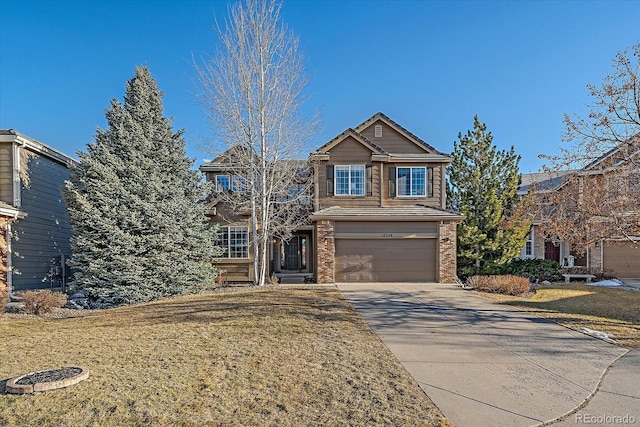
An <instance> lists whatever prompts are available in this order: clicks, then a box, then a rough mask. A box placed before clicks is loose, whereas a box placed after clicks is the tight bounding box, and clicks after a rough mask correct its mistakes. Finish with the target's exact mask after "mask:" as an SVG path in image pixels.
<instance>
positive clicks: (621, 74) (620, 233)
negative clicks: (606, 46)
mask: <svg viewBox="0 0 640 427" xmlns="http://www.w3.org/2000/svg"><path fill="white" fill-rule="evenodd" d="M639 59H640V43H638V44H636V45H635V46H633V48H632V54H631V55H629V54H628V52H627V51H623V52H620V53H618V54H617V55H616V57H615V58H614V60H613V71H612V72H611V73H610V74H609V75H608V76H606V77H605V78H604V80H603V82H602V84H601V85H593V84H589V85H587V89H588V90H589V95H590V96H591V99H592V102H591V103H590V104H589V105H588V114H587V116H586V117H581V116H578V115H573V116H572V115H569V114H565V116H564V123H565V127H566V132H565V135H564V137H563V140H564V142H567V143H569V144H570V146H569V148H560V153H561V154H560V155H559V156H541V157H542V158H545V159H547V160H549V161H550V162H551V164H550V166H547V169H548V170H549V171H550V172H554V173H557V172H558V171H562V170H564V171H567V170H573V171H574V172H573V173H567V174H565V175H564V179H563V180H562V182H561V184H560V187H559V188H558V189H557V191H552V192H546V193H545V195H544V203H542V204H541V209H540V213H539V214H540V216H541V217H542V220H543V225H542V226H541V228H542V231H543V232H544V233H545V234H547V235H548V236H550V237H553V238H558V239H559V240H563V241H566V242H569V243H571V244H572V246H573V247H574V249H576V250H577V251H578V252H582V251H583V250H584V249H586V248H587V247H588V246H589V245H591V244H592V243H594V242H595V241H598V240H600V239H606V238H628V239H632V238H633V237H634V236H638V235H640V213H639V211H640V164H639V163H640V156H639V152H640V76H639V74H638V73H639V71H640V63H639Z"/></svg>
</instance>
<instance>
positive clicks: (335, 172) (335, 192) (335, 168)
mask: <svg viewBox="0 0 640 427" xmlns="http://www.w3.org/2000/svg"><path fill="white" fill-rule="evenodd" d="M338 168H349V187H348V188H349V193H347V194H344V193H338ZM352 168H358V169H360V168H362V194H354V193H352V192H351V169H352ZM366 175H367V165H360V164H356V165H334V166H333V195H334V196H338V197H340V196H365V195H366V194H367V188H366V187H367V176H366Z"/></svg>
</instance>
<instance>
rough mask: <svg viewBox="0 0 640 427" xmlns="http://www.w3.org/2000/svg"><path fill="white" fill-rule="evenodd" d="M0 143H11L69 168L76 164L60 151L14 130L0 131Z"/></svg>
mask: <svg viewBox="0 0 640 427" xmlns="http://www.w3.org/2000/svg"><path fill="white" fill-rule="evenodd" d="M0 142H11V143H17V144H18V145H22V146H23V147H25V148H27V149H29V150H31V151H33V152H35V153H38V154H40V155H42V156H44V157H47V158H49V159H51V160H54V161H56V162H58V163H62V164H63V165H66V166H70V165H72V164H75V163H77V160H76V159H74V158H73V157H71V156H68V155H66V154H64V153H63V152H62V151H58V150H56V149H55V148H53V147H50V146H48V145H47V144H44V143H42V142H40V141H38V140H36V139H33V138H31V137H28V136H27V135H24V134H22V133H20V132H18V131H16V130H15V129H0Z"/></svg>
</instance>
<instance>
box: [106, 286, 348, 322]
mask: <svg viewBox="0 0 640 427" xmlns="http://www.w3.org/2000/svg"><path fill="white" fill-rule="evenodd" d="M114 310H117V314H118V315H117V318H116V317H114V319H113V321H111V319H109V320H107V322H106V323H105V325H111V324H113V325H117V324H118V323H119V322H120V320H119V319H126V320H124V321H123V323H124V324H126V325H127V326H145V325H153V324H162V323H188V322H206V323H209V322H216V323H228V322H234V321H241V320H242V321H246V320H251V321H252V322H255V323H260V319H285V318H298V319H301V320H311V321H319V322H335V321H338V322H345V321H346V322H358V321H359V317H358V316H357V314H356V313H355V312H353V310H351V307H350V306H349V305H348V303H346V302H345V301H344V300H342V299H341V298H340V294H339V293H338V292H337V291H325V290H322V291H294V290H265V291H261V290H259V291H247V292H234V293H228V294H202V295H197V296H187V297H179V298H175V299H165V300H159V301H154V302H150V303H146V304H141V305H136V306H128V307H120V308H116V309H114ZM105 314H107V313H105ZM109 314H111V315H113V314H115V312H111V313H109ZM98 315H100V314H98Z"/></svg>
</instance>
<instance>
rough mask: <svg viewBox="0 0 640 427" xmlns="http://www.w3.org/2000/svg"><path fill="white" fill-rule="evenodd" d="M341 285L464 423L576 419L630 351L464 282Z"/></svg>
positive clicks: (427, 389)
mask: <svg viewBox="0 0 640 427" xmlns="http://www.w3.org/2000/svg"><path fill="white" fill-rule="evenodd" d="M338 288H339V289H340V290H341V291H342V292H343V294H344V295H345V296H346V297H347V298H348V300H349V301H351V303H352V304H353V306H354V307H355V308H356V310H357V311H358V312H359V313H360V314H361V315H362V316H363V317H364V319H365V320H366V321H367V323H368V324H369V325H370V326H371V328H372V329H373V330H374V331H375V332H376V334H378V336H380V338H381V339H382V340H383V341H384V343H385V344H386V345H387V346H388V347H389V349H390V350H391V351H392V352H393V353H394V354H395V355H396V357H397V358H398V359H399V360H400V362H402V364H403V365H404V366H405V368H406V369H407V370H408V371H409V373H410V374H411V375H412V376H413V377H414V378H415V379H416V381H417V382H418V383H419V384H420V386H421V387H422V389H423V390H424V391H425V392H426V393H427V395H429V397H431V399H432V400H433V401H434V402H435V404H436V405H438V407H439V408H440V409H441V410H442V411H443V412H444V414H445V415H446V416H447V418H449V420H450V421H451V422H452V423H453V424H454V425H456V426H458V427H465V426H470V427H471V426H473V427H476V426H529V425H539V424H541V423H546V422H551V421H553V420H556V419H557V418H559V417H562V416H563V415H566V414H569V413H573V411H575V410H576V408H578V407H579V406H581V405H583V404H585V402H586V401H588V400H589V399H590V398H591V397H592V396H593V395H594V392H595V391H596V389H597V388H598V386H599V384H600V383H601V380H602V378H603V374H604V373H605V372H606V371H607V369H608V367H609V366H610V365H611V364H612V363H613V362H615V361H616V360H617V359H618V358H620V357H621V356H622V355H624V354H625V353H626V352H627V350H625V349H623V348H620V347H616V346H614V345H611V344H607V343H605V342H603V341H601V340H598V339H595V338H592V337H589V336H586V335H583V334H580V333H578V332H574V331H572V330H569V329H566V328H564V327H562V326H559V325H558V324H556V323H552V322H550V321H547V320H544V319H541V318H537V317H535V316H532V315H531V314H528V313H524V312H521V311H518V310H516V309H512V308H510V307H508V306H504V305H499V304H496V303H493V302H491V301H488V300H486V299H484V298H482V297H479V296H477V295H475V294H474V293H473V292H470V291H465V290H462V289H461V288H459V287H456V286H455V285H446V284H402V283H396V284H393V283H391V284H389V283H388V284H369V283H367V284H364V283H361V284H338ZM639 359H640V358H636V359H635V361H636V363H637V360H639ZM637 368H638V366H637V365H632V366H631V367H630V368H629V369H630V371H629V372H633V371H637ZM635 379H637V375H636V378H634V380H635ZM630 380H631V379H630ZM630 384H631V385H629V387H631V388H636V389H637V388H638V387H637V386H636V385H635V384H637V383H635V382H633V383H630ZM636 398H637V399H640V392H639V393H638V396H636ZM639 402H640V400H633V399H632V400H631V401H630V403H629V404H630V405H634V404H637V403H639ZM618 409H619V408H618ZM604 410H605V411H606V405H605V408H604ZM631 410H632V411H633V410H634V409H633V408H632V409H631ZM635 411H636V412H640V405H638V407H637V409H635ZM628 412H629V411H628V410H627V413H628ZM610 415H615V414H610ZM622 415H624V414H622ZM631 416H636V417H637V418H636V422H640V413H637V414H635V415H634V414H631ZM568 421H570V417H567V419H566V420H565V423H567V422H568ZM582 423H584V422H582Z"/></svg>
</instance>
